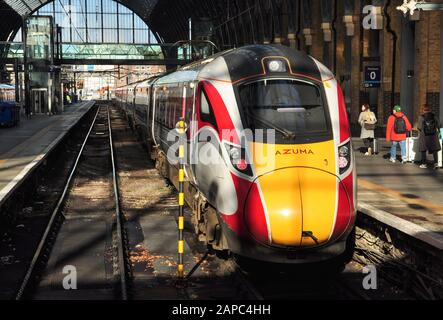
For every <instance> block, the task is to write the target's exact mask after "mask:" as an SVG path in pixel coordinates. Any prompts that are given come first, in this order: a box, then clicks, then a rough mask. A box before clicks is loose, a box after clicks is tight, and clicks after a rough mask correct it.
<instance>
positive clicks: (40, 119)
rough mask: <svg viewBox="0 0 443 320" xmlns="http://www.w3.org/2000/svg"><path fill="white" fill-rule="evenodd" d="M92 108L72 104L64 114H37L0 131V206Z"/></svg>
mask: <svg viewBox="0 0 443 320" xmlns="http://www.w3.org/2000/svg"><path fill="white" fill-rule="evenodd" d="M93 105H94V102H92V101H89V102H81V103H77V104H73V105H71V106H69V107H67V108H66V109H65V110H66V111H65V112H64V113H63V114H60V115H55V116H46V115H35V116H33V117H32V118H31V119H23V120H22V121H21V122H20V126H18V127H14V128H1V129H0V141H1V143H0V205H2V204H3V202H4V201H5V200H6V199H7V197H8V196H9V195H10V194H11V193H12V192H13V191H14V190H15V189H16V188H17V187H18V186H19V185H20V184H21V183H22V182H23V181H24V179H25V178H26V177H27V176H28V175H29V174H30V173H31V172H32V171H33V170H34V169H35V168H36V167H37V166H38V165H39V164H40V163H41V161H43V160H44V159H45V158H46V156H47V154H48V153H49V152H50V151H51V150H52V149H53V148H54V147H55V146H57V144H58V143H59V142H60V141H61V140H62V139H63V138H64V137H65V135H66V134H67V133H68V132H69V130H70V129H71V128H72V127H73V126H74V125H76V124H77V122H78V121H79V120H80V119H81V118H82V117H83V116H84V115H85V114H86V113H87V112H88V111H89V110H90V108H91V107H92V106H93Z"/></svg>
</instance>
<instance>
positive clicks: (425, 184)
mask: <svg viewBox="0 0 443 320" xmlns="http://www.w3.org/2000/svg"><path fill="white" fill-rule="evenodd" d="M353 141H354V149H355V150H356V161H357V174H358V210H359V211H360V212H361V213H363V214H366V215H369V216H371V217H372V218H374V219H376V220H377V221H380V222H382V223H384V224H386V225H388V226H391V227H393V228H395V229H397V230H400V231H402V232H404V233H406V234H408V235H410V236H412V237H414V238H417V239H419V240H421V241H423V242H426V243H427V244H429V245H432V246H433V247H436V248H438V249H440V250H443V170H442V169H440V170H433V169H431V168H428V169H420V168H419V166H418V164H413V163H408V164H401V163H399V162H397V163H391V162H389V161H388V159H389V156H388V154H389V149H390V144H389V143H387V142H386V141H385V140H379V142H380V153H379V154H378V155H377V156H371V157H368V156H365V155H364V154H363V153H360V152H359V148H360V147H362V146H363V142H362V141H361V140H360V139H353ZM430 159H431V158H429V160H430Z"/></svg>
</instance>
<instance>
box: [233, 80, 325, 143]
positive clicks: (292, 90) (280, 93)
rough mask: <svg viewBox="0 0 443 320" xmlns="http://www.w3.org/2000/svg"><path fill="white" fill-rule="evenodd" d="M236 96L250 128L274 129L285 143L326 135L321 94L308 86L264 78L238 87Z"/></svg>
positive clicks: (292, 81) (316, 88)
mask: <svg viewBox="0 0 443 320" xmlns="http://www.w3.org/2000/svg"><path fill="white" fill-rule="evenodd" d="M239 96H240V102H241V109H242V111H243V115H244V118H245V120H246V122H247V123H246V124H245V126H246V127H248V128H250V129H253V130H254V129H265V130H266V129H274V130H275V132H276V138H277V137H279V138H280V139H278V140H286V141H288V142H289V141H291V140H292V141H294V140H295V139H297V137H307V136H314V135H322V134H323V135H324V134H327V133H328V122H327V117H326V110H325V103H324V102H323V99H322V94H321V92H320V89H319V88H318V87H317V86H315V85H313V84H311V83H307V82H302V81H295V80H273V79H266V80H261V81H256V82H252V83H248V84H245V85H242V86H240V87H239Z"/></svg>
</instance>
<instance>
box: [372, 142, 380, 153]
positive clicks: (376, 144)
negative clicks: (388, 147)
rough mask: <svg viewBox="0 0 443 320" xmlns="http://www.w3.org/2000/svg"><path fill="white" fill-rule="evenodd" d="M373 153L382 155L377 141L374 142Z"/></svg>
mask: <svg viewBox="0 0 443 320" xmlns="http://www.w3.org/2000/svg"><path fill="white" fill-rule="evenodd" d="M372 153H373V154H379V153H380V145H379V143H378V140H377V139H374V140H373V141H372Z"/></svg>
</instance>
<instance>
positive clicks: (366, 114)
mask: <svg viewBox="0 0 443 320" xmlns="http://www.w3.org/2000/svg"><path fill="white" fill-rule="evenodd" d="M358 123H359V124H360V126H361V134H360V138H361V139H363V142H364V144H365V147H366V148H367V151H366V153H365V156H370V155H372V154H373V153H372V152H373V151H375V150H373V148H372V144H373V142H374V137H375V134H374V130H375V124H376V123H377V118H376V116H375V114H374V112H372V111H371V110H370V107H369V104H364V105H363V106H362V109H361V113H360V116H359V117H358ZM375 152H376V151H375Z"/></svg>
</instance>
